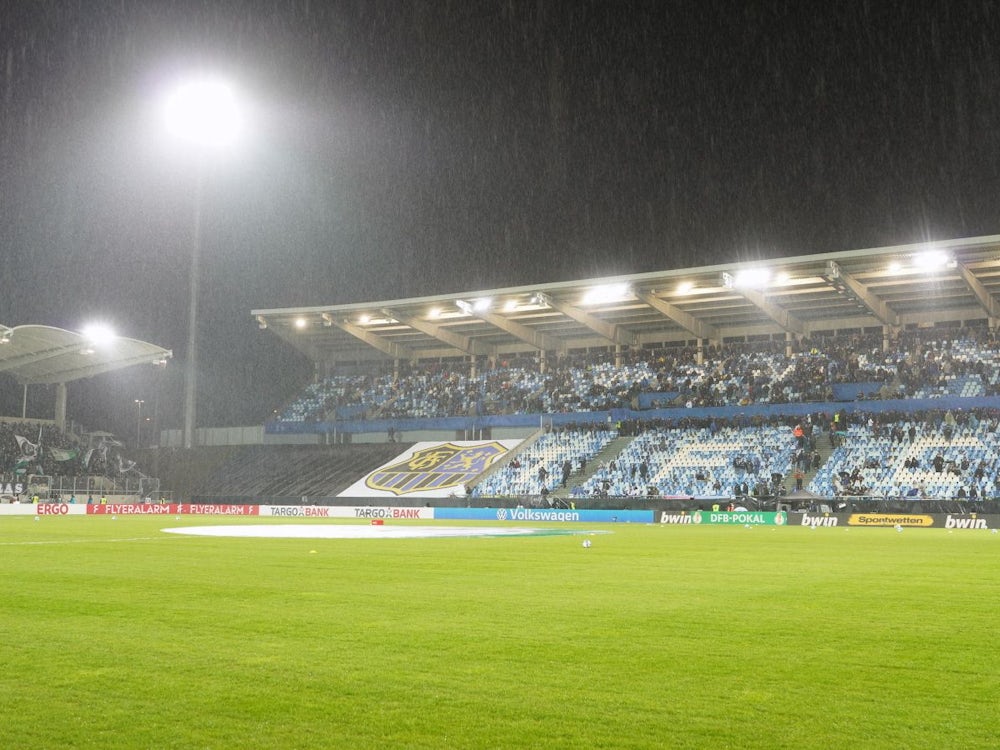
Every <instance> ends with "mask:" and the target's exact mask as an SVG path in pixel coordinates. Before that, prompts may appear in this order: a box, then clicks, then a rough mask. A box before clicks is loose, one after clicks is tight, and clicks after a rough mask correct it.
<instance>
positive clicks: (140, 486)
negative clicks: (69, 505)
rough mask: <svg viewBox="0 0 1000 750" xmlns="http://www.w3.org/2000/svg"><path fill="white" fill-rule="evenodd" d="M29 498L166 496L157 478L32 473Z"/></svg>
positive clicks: (155, 498) (78, 499)
mask: <svg viewBox="0 0 1000 750" xmlns="http://www.w3.org/2000/svg"><path fill="white" fill-rule="evenodd" d="M26 485H27V494H28V497H33V496H34V495H38V496H39V497H40V498H43V499H57V498H62V499H66V498H68V497H71V496H75V497H76V498H77V501H78V502H86V499H87V497H89V496H94V497H95V498H96V497H98V496H100V495H135V496H136V497H140V498H144V497H150V498H153V499H154V500H158V499H159V498H160V497H162V496H163V493H162V492H161V490H160V480H159V479H157V478H156V477H119V478H118V479H112V478H111V477H105V476H101V475H99V474H90V475H86V476H79V477H72V476H47V475H42V474H30V475H29V476H28V480H27V482H26Z"/></svg>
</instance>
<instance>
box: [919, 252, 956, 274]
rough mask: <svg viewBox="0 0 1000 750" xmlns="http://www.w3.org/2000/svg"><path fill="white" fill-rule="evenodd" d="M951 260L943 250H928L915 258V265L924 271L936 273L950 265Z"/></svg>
mask: <svg viewBox="0 0 1000 750" xmlns="http://www.w3.org/2000/svg"><path fill="white" fill-rule="evenodd" d="M950 260H951V259H950V258H949V257H948V254H947V253H945V252H943V251H941V250H928V251H926V252H923V253H920V254H919V255H916V256H914V258H913V265H915V266H916V267H917V268H919V269H920V270H922V271H936V270H938V269H939V268H944V267H945V266H947V265H948V262H949V261H950Z"/></svg>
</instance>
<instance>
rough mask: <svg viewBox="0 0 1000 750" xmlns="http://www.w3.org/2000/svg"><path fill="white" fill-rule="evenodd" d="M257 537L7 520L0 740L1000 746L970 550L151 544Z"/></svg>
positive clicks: (735, 542)
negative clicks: (222, 536) (177, 534)
mask: <svg viewBox="0 0 1000 750" xmlns="http://www.w3.org/2000/svg"><path fill="white" fill-rule="evenodd" d="M251 522H252V523H263V522H267V521H266V520H265V519H260V518H256V519H233V518H203V517H198V518H190V517H185V518H184V519H182V520H179V521H178V520H175V519H174V518H173V517H172V516H171V517H168V518H163V517H148V516H146V517H119V518H118V519H117V520H113V519H111V518H107V517H77V516H74V517H42V518H41V519H40V520H39V521H34V520H33V518H32V517H31V516H4V517H0V560H2V575H0V581H2V583H0V586H2V588H3V595H2V598H0V624H2V626H3V631H4V641H5V643H4V646H3V650H2V651H0V654H2V656H0V687H2V690H3V696H4V697H3V700H2V701H0V744H2V745H3V746H4V747H11V748H14V747H16V748H55V747H91V748H133V747H138V748H234V747H241V748H312V747H331V748H340V747H343V748H387V747H393V748H527V747H530V748H546V747H551V748H612V747H613V748H648V747H656V748H662V747H671V748H725V747H731V748H753V747H757V748H797V749H798V748H813V747H815V748H820V747H822V748H852V749H855V750H856V748H862V747H863V748H879V747H884V748H901V747H935V748H975V747H983V748H985V747H995V746H996V741H997V739H996V738H997V737H998V736H1000V718H998V715H997V711H996V709H995V704H996V700H997V695H998V693H1000V656H998V649H997V648H996V646H995V644H994V643H993V641H994V640H995V638H994V632H995V625H996V621H997V594H998V593H1000V536H998V535H993V534H990V533H989V532H988V531H982V530H969V531H956V532H954V533H948V532H945V531H943V530H916V529H913V530H906V531H905V532H903V533H896V532H895V531H893V530H892V529H845V528H820V529H815V530H809V529H806V528H801V527H791V528H766V527H755V528H750V529H746V528H743V527H735V528H733V527H689V526H675V527H659V526H645V525H596V524H595V525H582V524H581V525H579V526H575V527H574V528H579V529H607V530H610V531H612V532H613V533H612V534H609V535H605V536H597V537H593V546H592V547H591V548H590V549H584V548H583V547H582V545H581V540H582V537H578V536H542V537H527V538H469V539H405V540H391V539H359V540H349V539H348V540H345V539H331V540H321V539H301V540H299V539H232V538H210V537H187V536H176V535H172V534H165V533H163V532H161V531H160V529H161V528H163V527H166V526H180V525H205V524H225V525H232V524H234V523H251ZM270 522H272V523H280V522H281V521H270ZM302 522H303V519H295V523H302ZM317 523H329V521H317Z"/></svg>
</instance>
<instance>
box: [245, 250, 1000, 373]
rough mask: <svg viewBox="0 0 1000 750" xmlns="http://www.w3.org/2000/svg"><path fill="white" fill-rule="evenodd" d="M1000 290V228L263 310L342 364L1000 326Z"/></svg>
mask: <svg viewBox="0 0 1000 750" xmlns="http://www.w3.org/2000/svg"><path fill="white" fill-rule="evenodd" d="M997 294H1000V235H992V236H988V237H974V238H968V239H958V240H948V241H942V242H933V243H924V244H919V245H899V246H894V247H883V248H875V249H868V250H850V251H844V252H836V253H827V254H821V255H805V256H798V257H791V258H781V259H774V260H768V261H755V262H747V263H730V264H724V265H715V266H703V267H700V268H683V269H676V270H671V271H661V272H652V273H643V274H635V275H629V276H616V277H612V278H601V279H586V280H583V281H572V282H560V283H552V284H533V285H530V286H520V287H511V288H506V289H490V290H481V291H475V292H466V293H462V294H448V295H439V296H434V297H420V298H413V299H399V300H390V301H382V302H364V303H355V304H347V305H330V306H320V307H295V308H282V309H266V310H254V311H253V312H252V314H253V315H254V316H256V319H257V322H258V324H259V326H260V327H261V328H266V329H267V330H269V331H272V332H273V333H275V334H277V335H278V336H280V337H281V338H282V339H284V340H285V341H288V342H289V343H291V344H292V345H293V346H294V347H295V348H297V349H298V350H300V351H301V352H303V353H304V354H306V355H307V356H308V357H310V358H311V359H312V360H313V361H315V362H316V363H318V364H324V363H326V364H335V363H338V362H340V363H343V362H352V361H360V360H377V359H380V358H381V359H395V358H399V359H429V358H443V357H455V356H466V357H467V356H469V355H477V356H479V355H485V356H498V357H502V356H509V355H511V354H515V353H522V352H531V351H538V350H544V351H549V352H565V351H569V350H573V349H581V348H585V347H596V346H609V345H616V344H621V345H623V346H628V347H641V346H644V345H654V344H659V343H661V342H662V343H671V342H684V341H694V340H697V339H704V340H707V341H711V342H724V341H726V340H738V339H740V338H742V337H745V336H760V335H774V334H785V333H791V334H795V335H803V336H810V335H814V334H816V333H820V332H831V331H848V330H857V329H871V328H876V329H881V328H883V327H889V328H891V329H900V328H905V327H912V326H927V325H933V324H935V323H945V322H951V323H962V322H967V321H982V320H985V319H994V321H1000V302H998V301H997Z"/></svg>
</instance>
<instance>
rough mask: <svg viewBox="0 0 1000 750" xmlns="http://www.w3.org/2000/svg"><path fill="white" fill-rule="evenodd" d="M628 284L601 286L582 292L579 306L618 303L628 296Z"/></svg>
mask: <svg viewBox="0 0 1000 750" xmlns="http://www.w3.org/2000/svg"><path fill="white" fill-rule="evenodd" d="M628 291H629V290H628V284H624V283H623V284H603V285H602V286H595V287H591V288H590V289H588V290H587V291H586V292H584V294H583V297H582V298H581V299H580V304H581V305H598V304H602V303H605V302H618V301H620V300H622V299H624V298H625V297H626V296H627V295H628Z"/></svg>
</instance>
